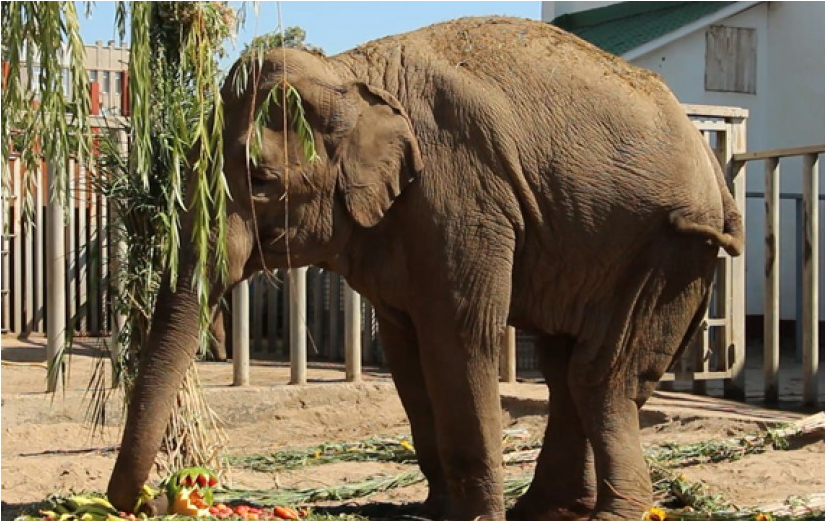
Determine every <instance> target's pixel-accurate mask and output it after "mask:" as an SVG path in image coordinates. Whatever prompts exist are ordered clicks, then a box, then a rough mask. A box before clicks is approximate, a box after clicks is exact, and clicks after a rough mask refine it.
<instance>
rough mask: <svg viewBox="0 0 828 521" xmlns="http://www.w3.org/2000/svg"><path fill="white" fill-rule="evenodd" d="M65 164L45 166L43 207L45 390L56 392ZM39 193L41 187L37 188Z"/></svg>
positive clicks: (62, 310) (62, 328) (62, 311)
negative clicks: (46, 311) (61, 184)
mask: <svg viewBox="0 0 828 521" xmlns="http://www.w3.org/2000/svg"><path fill="white" fill-rule="evenodd" d="M63 167H65V165H56V164H54V163H50V164H49V165H48V166H47V170H46V172H47V176H48V178H49V195H48V200H47V203H48V207H47V209H46V223H45V224H46V233H47V234H48V238H47V240H48V243H49V251H48V252H47V253H46V270H47V273H48V275H47V276H48V280H49V285H48V289H47V296H48V297H47V299H46V302H47V305H48V306H49V321H48V331H47V332H46V333H47V334H46V362H47V364H48V365H49V375H48V376H49V377H48V378H47V384H46V391H47V392H50V393H52V392H55V390H57V384H58V382H60V381H62V375H63V361H62V359H61V357H62V354H63V349H64V344H65V339H66V293H65V291H64V288H65V287H66V244H65V243H64V241H63V238H64V221H63V205H62V204H61V198H60V197H59V194H58V185H59V182H58V179H59V170H60V169H61V168H63ZM38 192H41V190H38Z"/></svg>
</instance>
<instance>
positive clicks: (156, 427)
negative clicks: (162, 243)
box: [107, 263, 199, 512]
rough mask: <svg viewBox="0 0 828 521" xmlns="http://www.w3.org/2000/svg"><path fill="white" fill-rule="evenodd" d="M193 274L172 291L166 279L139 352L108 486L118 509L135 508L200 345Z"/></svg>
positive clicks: (180, 281) (128, 509)
mask: <svg viewBox="0 0 828 521" xmlns="http://www.w3.org/2000/svg"><path fill="white" fill-rule="evenodd" d="M182 264H183V263H182ZM191 274H192V269H191V268H190V269H188V270H187V272H186V273H181V276H180V278H179V280H178V284H177V291H176V292H174V293H173V292H172V290H171V289H170V287H169V282H168V280H169V279H168V277H165V279H166V280H165V281H164V282H163V283H162V284H161V289H160V292H159V295H158V301H157V304H156V308H155V312H154V314H153V320H152V330H151V331H150V335H149V340H148V342H147V344H146V345H145V346H143V349H142V352H141V362H140V366H139V371H138V377H137V379H136V381H135V386H134V388H133V391H132V396H131V399H130V402H129V408H128V411H127V419H126V426H125V428H124V435H123V439H122V441H121V450H120V451H119V453H118V459H117V461H116V462H115V468H114V470H113V471H112V476H111V478H110V480H109V488H108V489H107V494H108V496H109V499H110V501H111V502H112V504H113V505H114V506H115V508H117V509H118V510H122V511H126V512H131V511H133V509H134V508H135V505H136V501H137V499H138V497H139V495H140V492H141V488H142V486H143V485H144V483H145V482H146V480H147V478H148V477H149V473H150V470H151V468H152V465H153V462H154V461H155V456H156V454H157V453H158V450H159V448H160V447H161V443H162V440H163V437H164V433H165V431H166V429H167V424H168V423H169V419H170V416H171V414H172V411H173V410H174V404H175V399H176V396H177V394H178V391H179V389H181V386H182V383H183V381H184V376H185V374H186V372H187V369H188V367H189V365H190V363H192V360H193V357H194V356H195V354H196V351H197V349H198V344H199V304H198V297H197V295H196V294H195V292H194V291H193V290H192V289H191V284H190V282H191Z"/></svg>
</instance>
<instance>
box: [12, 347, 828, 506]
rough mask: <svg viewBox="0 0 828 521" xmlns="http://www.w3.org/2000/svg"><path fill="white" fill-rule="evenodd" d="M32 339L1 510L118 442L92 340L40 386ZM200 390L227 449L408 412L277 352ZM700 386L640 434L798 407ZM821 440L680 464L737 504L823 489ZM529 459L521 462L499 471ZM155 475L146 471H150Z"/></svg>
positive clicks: (722, 429)
mask: <svg viewBox="0 0 828 521" xmlns="http://www.w3.org/2000/svg"><path fill="white" fill-rule="evenodd" d="M42 346H43V343H42V341H34V342H33V343H28V344H27V343H21V342H17V341H12V342H10V341H8V340H5V339H4V341H3V350H2V358H3V366H2V397H1V399H2V424H1V425H2V427H0V428H2V488H1V489H0V494H1V497H2V502H3V503H2V518H3V520H7V519H11V518H12V517H13V516H14V514H15V513H16V512H18V511H19V509H20V508H21V507H25V506H26V505H28V504H31V503H32V502H36V501H38V500H41V499H43V498H44V497H46V496H47V495H48V494H50V493H54V492H67V491H73V490H74V491H81V490H84V491H104V490H105V489H106V484H107V480H108V478H109V473H110V471H111V469H112V465H113V463H114V460H115V455H116V449H117V444H118V443H119V433H120V424H121V420H122V414H121V411H120V409H119V403H120V397H119V396H118V395H117V393H115V394H114V395H113V397H112V399H111V401H110V403H109V406H108V410H107V421H106V426H105V427H104V428H103V430H102V432H100V433H99V434H96V435H95V436H94V437H93V436H92V435H91V430H90V426H89V424H88V423H87V422H86V421H85V416H86V412H87V405H88V403H89V402H88V400H86V399H85V398H84V395H85V390H86V387H87V384H88V382H89V379H90V375H91V374H92V370H93V367H94V365H95V364H94V360H95V359H94V358H93V356H92V355H93V354H94V342H92V343H89V344H85V347H84V346H83V345H82V346H81V347H80V348H79V349H77V350H76V351H77V354H76V355H75V356H74V359H73V361H72V363H71V373H70V374H69V376H68V382H67V386H66V391H65V392H64V393H60V394H58V395H57V396H55V397H51V396H49V395H46V394H45V393H43V389H44V388H45V383H44V382H45V380H44V379H45V375H46V371H45V369H44V368H43V366H42V365H39V364H36V363H32V362H37V361H39V360H42V359H43V347H42ZM199 373H200V378H201V380H202V382H203V384H204V385H205V388H206V394H207V396H208V399H209V400H210V402H211V403H212V405H213V407H214V408H215V410H216V412H217V413H218V415H219V416H220V417H221V418H222V420H223V421H224V422H225V425H226V427H225V428H226V431H227V434H228V435H229V439H230V445H229V447H228V451H229V453H230V454H239V455H244V454H268V453H271V452H274V451H277V450H279V449H280V448H284V447H287V446H292V447H295V446H307V445H315V444H318V443H321V442H324V441H356V440H361V439H365V438H368V437H371V436H377V435H396V434H404V433H407V432H408V426H407V422H406V419H405V416H404V413H403V410H402V407H401V405H400V402H399V400H398V398H397V396H396V393H395V391H394V388H393V385H392V383H391V381H390V377H389V376H388V375H387V374H386V373H384V372H382V371H378V370H377V371H371V370H368V371H367V373H366V375H365V378H364V382H362V383H359V384H351V383H345V382H343V376H344V374H343V372H342V370H341V368H340V367H338V366H335V365H330V364H311V367H310V369H309V373H308V374H309V379H310V380H311V383H310V384H309V385H307V386H290V385H286V383H287V381H288V373H289V371H288V368H287V367H286V364H279V363H259V364H257V365H255V366H254V367H252V370H251V381H252V383H253V385H251V386H249V387H246V388H234V387H230V386H229V384H230V382H231V379H232V373H231V366H230V365H229V364H221V363H202V364H199ZM501 395H502V404H503V410H504V412H503V419H504V426H505V427H507V428H511V429H521V430H523V431H525V432H526V433H528V434H529V435H530V436H534V435H540V433H541V432H542V431H543V428H544V426H545V421H546V420H545V416H544V411H545V409H546V387H545V386H544V385H542V384H537V383H519V384H508V385H507V384H502V386H501ZM806 415H807V414H806V412H801V411H800V412H797V411H779V410H770V409H764V408H760V407H756V406H750V405H745V404H739V403H733V402H727V401H724V400H721V399H716V398H708V397H699V396H693V395H689V394H683V393H668V392H659V393H657V394H656V396H654V397H653V399H651V400H650V402H648V404H647V406H646V407H645V409H644V410H643V411H642V413H641V423H642V438H643V443H644V444H645V445H654V444H663V443H668V442H674V443H689V442H696V441H705V440H714V439H724V438H728V437H733V436H741V435H744V434H752V433H760V432H761V431H762V430H763V429H764V428H766V427H768V426H771V425H776V424H779V423H782V422H790V421H794V420H796V419H799V418H802V417H804V416H806ZM824 452H825V445H824V441H823V440H821V439H817V440H811V441H810V442H809V443H806V444H804V445H803V446H801V447H797V448H795V449H794V450H788V451H784V452H782V451H780V452H768V453H764V454H758V455H751V456H747V457H745V458H743V459H741V460H738V461H735V462H730V463H718V464H705V465H696V466H692V467H687V468H684V469H682V473H683V474H684V475H685V476H686V477H687V478H688V479H689V480H691V481H701V482H704V483H705V484H706V485H708V487H709V488H710V490H711V491H712V492H717V493H721V494H723V495H724V496H725V497H726V498H727V499H728V500H730V501H732V502H733V503H734V504H737V505H739V506H750V505H757V504H765V503H770V502H774V501H783V500H785V499H786V498H789V497H791V496H804V495H807V494H813V493H820V492H824V490H825V483H824V475H825V455H824ZM411 468H412V467H411V466H407V465H400V464H390V463H337V464H330V465H322V466H316V467H310V468H306V469H300V470H295V471H288V472H281V473H261V472H253V471H246V470H241V469H232V471H231V475H230V480H232V483H233V484H234V485H235V486H239V487H250V488H274V487H296V486H302V487H305V486H319V485H333V484H338V483H343V482H348V481H355V480H360V479H363V478H366V477H368V476H371V475H375V474H393V473H397V472H403V471H405V470H409V469H411ZM528 471H531V465H525V466H523V468H520V467H510V468H509V470H508V472H509V473H510V474H514V473H515V472H528ZM156 478H157V476H156ZM424 495H425V487H424V486H422V485H415V486H411V487H406V488H402V489H398V490H394V491H391V492H388V493H384V494H379V495H376V496H373V497H371V498H370V499H369V500H361V501H357V502H356V504H357V505H363V506H356V507H354V508H357V510H358V511H361V512H363V513H370V508H371V507H370V506H364V505H365V504H366V503H389V502H390V503H407V502H416V501H419V500H421V499H422V498H423V497H424Z"/></svg>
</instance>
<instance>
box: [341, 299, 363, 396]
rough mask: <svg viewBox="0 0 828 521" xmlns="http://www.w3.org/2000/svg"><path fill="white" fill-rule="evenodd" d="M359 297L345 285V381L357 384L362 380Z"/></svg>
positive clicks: (360, 305) (360, 306)
mask: <svg viewBox="0 0 828 521" xmlns="http://www.w3.org/2000/svg"><path fill="white" fill-rule="evenodd" d="M361 308H362V304H361V297H360V295H359V293H357V292H356V291H354V290H353V289H352V288H351V286H350V285H348V284H347V283H346V284H345V380H346V381H348V382H358V381H360V380H361V379H362V353H361V351H362V342H360V340H361V338H360V336H361V333H362V327H361V325H360V323H361V322H362V320H361V317H360V313H361V311H362V309H361Z"/></svg>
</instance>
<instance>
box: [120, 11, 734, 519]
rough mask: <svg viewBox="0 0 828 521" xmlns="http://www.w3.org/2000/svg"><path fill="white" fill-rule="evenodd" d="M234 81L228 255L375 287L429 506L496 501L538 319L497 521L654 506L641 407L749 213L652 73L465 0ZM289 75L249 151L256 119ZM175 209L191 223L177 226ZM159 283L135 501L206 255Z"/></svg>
mask: <svg viewBox="0 0 828 521" xmlns="http://www.w3.org/2000/svg"><path fill="white" fill-rule="evenodd" d="M238 67H239V64H238V62H237V64H236V65H235V66H234V68H233V69H231V71H230V76H229V77H228V79H227V80H226V81H225V84H224V86H223V89H222V98H223V102H224V107H225V114H226V117H225V123H224V130H223V136H224V140H223V152H224V172H225V174H226V178H227V183H228V189H229V191H230V195H231V196H232V200H231V201H230V202H228V205H227V226H228V233H227V234H226V237H227V239H226V240H227V243H226V249H227V252H228V266H229V268H228V274H227V276H226V277H224V278H222V277H219V276H212V284H213V285H214V286H213V287H212V288H211V297H210V302H211V303H212V305H215V304H216V302H217V301H218V299H219V298H220V296H221V295H222V294H224V293H225V292H226V291H228V290H229V289H230V288H232V287H233V286H234V285H235V284H237V283H238V282H239V281H241V280H244V279H245V278H247V277H249V276H250V275H251V274H253V273H254V272H256V271H259V270H261V269H263V268H266V269H275V268H288V267H298V266H305V265H315V266H319V267H322V268H324V269H328V270H332V271H334V272H336V273H339V274H341V275H342V276H343V277H345V279H346V280H347V282H348V283H349V284H350V285H351V286H352V287H353V288H354V289H355V290H357V291H358V292H359V293H361V294H362V295H363V296H364V297H365V298H367V299H368V300H369V301H370V302H371V304H373V306H374V309H375V312H376V316H377V320H378V323H379V331H380V335H381V341H382V344H383V346H384V349H385V354H386V358H387V363H388V366H389V368H390V371H391V373H392V377H393V381H394V384H395V386H396V390H397V391H398V394H399V397H400V399H401V402H402V404H403V407H404V410H405V412H406V414H407V416H408V419H409V422H410V427H411V432H412V437H413V442H414V446H415V448H416V453H417V460H418V464H419V466H420V468H421V470H422V472H423V474H424V475H425V477H426V479H427V482H428V494H427V497H426V498H425V500H424V503H423V504H422V509H423V515H424V516H426V517H429V518H433V519H451V520H463V521H465V520H472V519H486V520H489V519H491V520H502V519H505V518H506V516H507V512H506V508H505V503H504V498H503V480H502V475H501V465H502V455H501V424H500V423H501V410H500V402H499V391H498V363H499V361H498V358H499V356H498V354H499V346H500V344H501V337H502V335H503V334H504V331H505V329H506V327H507V325H512V326H516V327H519V328H521V329H523V330H527V331H530V332H533V333H535V334H536V337H537V340H536V350H537V354H538V360H539V366H540V370H541V372H542V373H543V375H544V377H545V381H546V384H547V385H548V387H549V411H548V412H549V415H548V425H547V428H546V431H545V435H544V440H543V448H542V450H541V452H540V455H539V457H538V460H537V465H536V468H535V472H534V477H533V481H532V484H531V486H530V487H529V489H528V491H527V492H526V493H525V494H524V495H523V496H522V497H521V498H520V499H519V500H518V501H517V503H516V504H515V505H514V507H513V508H511V509H510V510H509V512H508V516H509V518H510V519H517V520H529V519H533V520H535V519H542V520H557V519H592V520H630V519H638V518H640V516H641V514H642V512H643V511H644V510H645V509H646V506H647V505H650V504H651V502H652V490H651V483H650V478H649V474H648V470H647V466H646V463H645V460H644V457H643V453H642V450H641V446H640V438H639V423H638V409H639V408H640V407H641V406H642V404H644V402H645V401H646V400H647V398H648V397H649V396H650V395H651V393H652V392H653V390H654V388H655V386H656V384H657V382H658V381H659V379H660V377H661V376H662V374H663V373H664V372H665V371H666V370H667V369H668V367H669V366H670V364H671V363H672V361H673V360H674V359H675V357H676V356H677V355H678V354H679V353H680V352H681V350H682V349H683V348H684V347H685V346H687V345H688V343H689V342H690V341H691V339H692V337H693V335H694V334H695V332H696V330H697V329H698V326H699V325H700V323H701V321H702V319H703V316H704V314H705V310H706V307H707V306H708V303H709V297H710V286H711V283H712V279H713V274H714V269H715V264H716V259H717V256H718V253H719V250H720V248H722V249H724V250H725V251H726V252H727V253H728V254H730V255H739V254H741V251H742V248H743V242H744V238H743V237H744V234H743V228H742V222H741V215H740V212H739V210H738V208H737V206H736V203H735V201H734V199H733V197H732V195H731V194H730V192H729V190H728V188H727V183H726V180H725V178H724V174H723V172H722V170H721V167H720V166H719V165H718V163H717V161H716V159H715V157H714V155H713V153H712V152H711V150H710V148H709V146H708V144H707V143H706V142H705V140H704V139H703V138H702V136H701V134H700V133H699V131H698V130H697V129H696V128H695V126H694V125H693V123H692V122H691V121H690V120H689V119H688V117H687V116H686V114H685V112H684V110H683V108H682V106H681V105H680V103H679V102H678V101H677V100H676V98H675V96H674V95H673V94H672V93H671V91H670V90H669V89H668V88H667V87H666V86H665V85H664V84H663V83H662V81H661V80H660V79H659V78H658V76H657V75H655V74H653V73H650V72H647V71H644V70H641V69H638V68H636V67H634V66H632V65H630V64H628V63H626V62H625V61H623V60H622V59H619V58H616V57H614V56H611V55H609V54H606V53H604V52H602V51H600V50H598V49H597V48H595V47H593V46H591V45H590V44H588V43H586V42H584V41H582V40H580V39H578V38H577V37H575V36H573V35H571V34H569V33H566V32H564V31H562V30H560V29H558V28H555V27H553V26H551V25H547V24H544V23H541V22H536V21H528V20H523V19H514V18H506V17H484V18H463V19H459V20H454V21H450V22H445V23H440V24H436V25H433V26H429V27H425V28H422V29H419V30H416V31H413V32H409V33H405V34H401V35H396V36H391V37H386V38H383V39H379V40H375V41H372V42H369V43H366V44H364V45H361V46H359V47H357V48H355V49H353V50H351V51H348V52H344V53H342V54H338V55H335V56H332V57H324V56H320V55H319V54H317V53H310V52H306V51H303V50H299V49H276V50H273V51H270V52H269V53H268V54H267V55H266V56H265V58H264V59H263V60H262V61H261V65H260V69H257V70H258V71H259V75H258V76H257V79H256V80H251V81H248V83H247V85H246V86H244V88H243V89H240V88H236V89H234V86H233V77H234V74H235V71H236V69H237V68H238ZM282 81H287V83H288V84H290V85H291V86H292V87H293V88H295V89H296V91H297V92H298V93H299V94H300V96H301V103H302V108H303V110H304V114H305V117H306V119H307V121H308V124H309V126H310V128H311V131H312V135H313V137H314V142H315V147H316V152H317V155H318V158H317V159H316V160H313V161H311V160H309V159H308V158H307V157H306V155H305V154H304V153H303V148H302V142H301V140H300V139H299V137H298V135H297V130H296V128H295V127H294V126H293V125H292V124H291V123H287V124H285V123H284V122H285V121H288V122H290V121H292V118H293V116H294V115H293V114H285V113H284V112H283V111H284V110H287V109H284V108H283V107H281V106H275V105H271V106H270V108H269V109H268V110H269V111H270V112H269V116H270V117H269V118H268V122H267V126H266V127H265V128H264V129H262V133H261V140H262V150H261V156H260V158H259V160H258V161H257V162H253V161H249V156H247V155H246V153H245V150H246V143H247V139H248V137H247V136H248V135H249V133H248V130H249V129H250V128H251V127H250V125H251V122H252V119H251V118H252V114H254V112H255V108H256V107H258V106H260V104H261V103H262V102H263V100H264V99H265V97H266V95H267V93H268V92H269V91H270V89H271V88H273V87H274V86H275V85H277V84H280V83H279V82H282ZM189 226H190V224H189V221H188V218H187V215H185V216H184V217H183V219H182V230H183V231H182V233H184V234H186V233H188V230H189V228H188V227H189ZM191 250H192V247H189V246H188V245H187V244H186V241H183V242H182V247H181V251H180V255H179V259H180V260H179V262H180V264H179V279H178V280H179V282H178V285H177V288H178V289H177V291H175V292H173V291H172V290H171V289H170V288H169V285H168V284H164V285H163V287H162V288H161V290H160V294H159V297H158V303H157V306H156V309H155V310H154V315H153V327H152V332H151V337H150V339H149V341H148V343H147V345H146V346H145V348H144V349H145V352H144V353H143V356H142V358H141V363H140V368H139V374H138V377H137V381H136V383H135V387H134V391H133V395H132V400H131V402H130V404H129V408H128V411H127V418H126V425H125V429H124V433H123V440H122V443H121V446H120V451H119V454H118V457H117V461H116V463H115V466H114V470H113V473H112V476H111V480H110V482H109V488H108V495H109V498H110V499H111V501H112V503H113V504H114V505H115V506H116V507H117V508H118V509H121V510H129V509H132V508H133V507H134V505H135V503H136V498H137V497H138V495H139V492H140V489H141V487H142V485H143V483H144V481H145V480H146V479H147V476H148V473H149V470H150V468H151V466H152V463H153V460H154V458H155V456H156V453H157V449H158V447H159V446H160V443H161V439H162V435H163V434H164V430H165V428H166V424H167V421H168V418H169V416H170V414H171V411H172V406H173V401H174V398H175V394H176V392H177V390H178V389H179V388H180V385H181V381H182V377H183V375H184V373H185V370H186V368H187V365H188V364H189V363H190V361H191V359H192V357H193V356H194V354H195V352H196V350H197V345H198V316H199V313H198V306H199V304H198V300H197V297H196V295H195V294H194V293H193V291H192V290H190V289H189V288H190V286H191V284H190V283H189V281H190V280H191V277H192V276H193V275H192V274H193V269H194V268H193V266H194V262H195V255H194V252H193V251H191Z"/></svg>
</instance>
